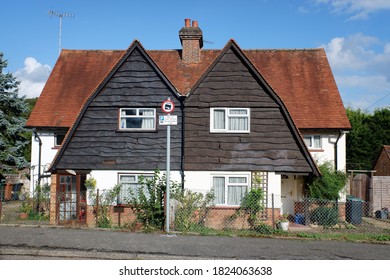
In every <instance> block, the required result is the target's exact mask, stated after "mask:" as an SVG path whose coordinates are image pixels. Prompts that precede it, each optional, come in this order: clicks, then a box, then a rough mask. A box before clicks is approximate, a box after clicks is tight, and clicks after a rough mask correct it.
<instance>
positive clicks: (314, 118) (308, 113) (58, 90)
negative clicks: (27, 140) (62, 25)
mask: <svg viewBox="0 0 390 280" xmlns="http://www.w3.org/2000/svg"><path fill="white" fill-rule="evenodd" d="M147 53H148V54H149V55H150V57H151V58H152V59H153V60H154V61H155V63H156V64H157V65H158V67H159V68H160V69H161V70H162V72H164V74H165V75H166V77H167V78H168V79H169V80H170V81H171V83H172V84H173V85H174V86H175V88H176V89H177V90H178V92H179V93H180V94H182V95H186V94H187V93H188V92H189V91H190V89H191V87H192V86H193V85H194V84H195V83H196V82H197V80H198V79H199V78H200V77H201V76H202V74H203V73H204V72H205V70H206V69H207V68H208V67H209V66H210V64H211V63H212V62H213V61H214V59H215V58H216V57H217V56H218V54H219V53H220V50H202V51H201V63H197V64H188V63H183V62H182V60H181V51H180V50H167V51H157V50H150V51H147ZM243 53H244V54H245V55H246V56H247V57H248V59H249V60H250V61H251V62H252V63H253V65H254V66H255V67H256V68H257V70H258V71H259V73H260V74H261V75H262V76H263V77H264V78H265V79H266V80H267V82H268V83H269V85H270V86H271V87H272V88H273V89H274V90H275V92H276V93H277V94H278V95H279V96H280V97H281V99H282V100H283V102H284V103H285V104H286V107H287V109H288V110H289V112H290V114H291V116H292V118H293V120H294V122H295V124H296V125H297V127H298V128H300V129H304V128H306V129H316V128H321V129H349V128H350V127H351V126H350V123H349V121H348V118H347V115H346V112H345V109H344V106H343V104H342V101H341V98H340V94H339V92H338V89H337V86H336V83H335V81H334V77H333V74H332V71H331V69H330V66H329V63H328V60H327V58H326V54H325V51H324V50H323V49H311V50H243ZM123 54H124V51H72V50H64V51H62V52H61V55H60V57H59V59H58V61H57V63H56V65H55V67H54V68H53V71H52V73H51V75H50V77H49V79H48V81H47V83H46V85H45V87H44V89H43V91H42V94H41V96H40V98H39V100H38V102H37V104H36V106H35V108H34V110H33V112H32V113H31V116H30V118H29V119H28V121H27V124H26V125H27V126H29V127H70V126H71V125H72V124H73V122H74V121H75V119H76V117H77V115H78V112H79V111H80V109H81V107H82V105H83V104H84V101H85V100H86V99H87V98H88V96H89V95H90V94H91V93H92V92H93V90H94V89H95V88H96V87H97V86H98V85H99V83H100V82H101V81H102V80H103V79H104V78H105V76H106V75H107V74H108V73H109V71H110V70H111V69H112V67H113V66H114V65H115V63H116V62H117V61H118V60H119V59H120V57H121V56H122V55H123Z"/></svg>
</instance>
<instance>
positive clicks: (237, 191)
mask: <svg viewBox="0 0 390 280" xmlns="http://www.w3.org/2000/svg"><path fill="white" fill-rule="evenodd" d="M246 190H247V186H228V205H240V204H241V200H242V198H243V197H244V195H245V193H246Z"/></svg>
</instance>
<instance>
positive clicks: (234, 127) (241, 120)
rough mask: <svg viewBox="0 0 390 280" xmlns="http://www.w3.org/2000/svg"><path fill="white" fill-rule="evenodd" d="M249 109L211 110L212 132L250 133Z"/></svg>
mask: <svg viewBox="0 0 390 280" xmlns="http://www.w3.org/2000/svg"><path fill="white" fill-rule="evenodd" d="M249 115H250V112H249V109H248V108H211V109H210V132H215V133H218V132H232V133H249V127H250V116H249Z"/></svg>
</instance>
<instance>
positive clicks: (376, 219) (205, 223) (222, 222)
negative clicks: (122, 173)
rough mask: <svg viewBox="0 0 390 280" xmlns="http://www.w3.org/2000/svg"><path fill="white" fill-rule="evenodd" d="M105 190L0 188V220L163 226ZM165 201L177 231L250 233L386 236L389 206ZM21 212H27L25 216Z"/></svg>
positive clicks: (203, 197)
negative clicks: (8, 190)
mask: <svg viewBox="0 0 390 280" xmlns="http://www.w3.org/2000/svg"><path fill="white" fill-rule="evenodd" d="M107 192H108V191H104V190H100V191H96V193H95V194H94V195H92V196H88V195H87V194H86V193H85V194H80V193H79V194H76V193H71V192H68V193H60V192H58V193H54V194H50V193H49V192H42V193H41V194H40V195H37V194H35V195H34V194H30V193H26V192H24V193H17V192H15V193H12V195H11V196H9V195H6V194H5V193H4V191H1V192H0V223H1V224H31V225H49V224H53V225H58V224H60V225H72V226H87V227H111V228H121V229H128V230H134V231H135V230H141V231H142V230H145V229H146V228H148V229H150V228H151V227H154V229H155V230H163V228H164V224H165V222H164V221H162V222H161V227H159V226H156V224H153V226H151V225H152V224H151V223H150V221H149V220H148V217H146V218H145V219H143V220H142V219H140V215H139V214H140V213H138V215H137V213H135V210H134V209H132V208H131V207H129V206H128V205H117V204H116V199H115V198H114V200H112V199H113V197H112V193H111V194H110V195H111V196H110V198H109V199H108V198H107ZM53 196H55V199H53ZM170 201H171V205H170V207H171V209H170V210H171V211H170V213H171V215H170V217H169V219H170V229H171V231H174V232H178V233H200V234H219V233H229V234H230V233H231V234H238V235H240V234H250V235H251V234H263V233H270V234H272V233H281V232H283V231H285V230H286V231H287V232H302V233H310V232H313V233H317V232H348V233H362V234H368V233H378V234H384V235H387V236H390V216H389V211H388V207H386V206H385V207H383V208H382V209H380V210H375V209H374V208H373V205H372V204H370V203H368V202H364V201H362V200H360V199H358V198H354V197H347V198H346V199H345V200H339V201H327V200H319V199H311V198H304V197H301V198H298V197H285V196H280V195H276V194H269V195H267V196H266V197H264V198H263V199H262V200H261V201H259V200H255V201H251V200H250V199H249V198H248V199H247V200H245V199H244V198H243V199H242V200H241V202H240V204H239V205H216V204H215V202H214V200H213V199H210V197H208V196H207V193H205V192H196V191H193V192H188V191H186V192H185V193H184V194H183V195H181V196H177V195H176V196H174V197H171V199H170ZM53 204H54V205H53ZM22 213H27V217H23V216H22V215H21V214H22ZM141 214H142V213H141ZM153 215H159V217H161V216H163V215H164V213H163V212H161V211H160V212H159V211H156V212H155V213H153ZM144 216H145V215H144ZM163 218H164V217H163ZM156 220H158V219H156ZM158 221H161V219H160V220H158ZM283 221H286V222H287V225H288V229H286V228H284V227H282V222H283ZM284 224H286V223H284Z"/></svg>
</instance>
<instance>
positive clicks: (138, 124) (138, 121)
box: [125, 118, 142, 128]
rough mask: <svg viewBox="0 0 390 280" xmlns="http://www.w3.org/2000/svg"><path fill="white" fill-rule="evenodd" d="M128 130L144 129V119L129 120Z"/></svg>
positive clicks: (127, 122) (127, 121) (127, 123)
mask: <svg viewBox="0 0 390 280" xmlns="http://www.w3.org/2000/svg"><path fill="white" fill-rule="evenodd" d="M125 120H126V128H142V119H141V118H127V119H125Z"/></svg>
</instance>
